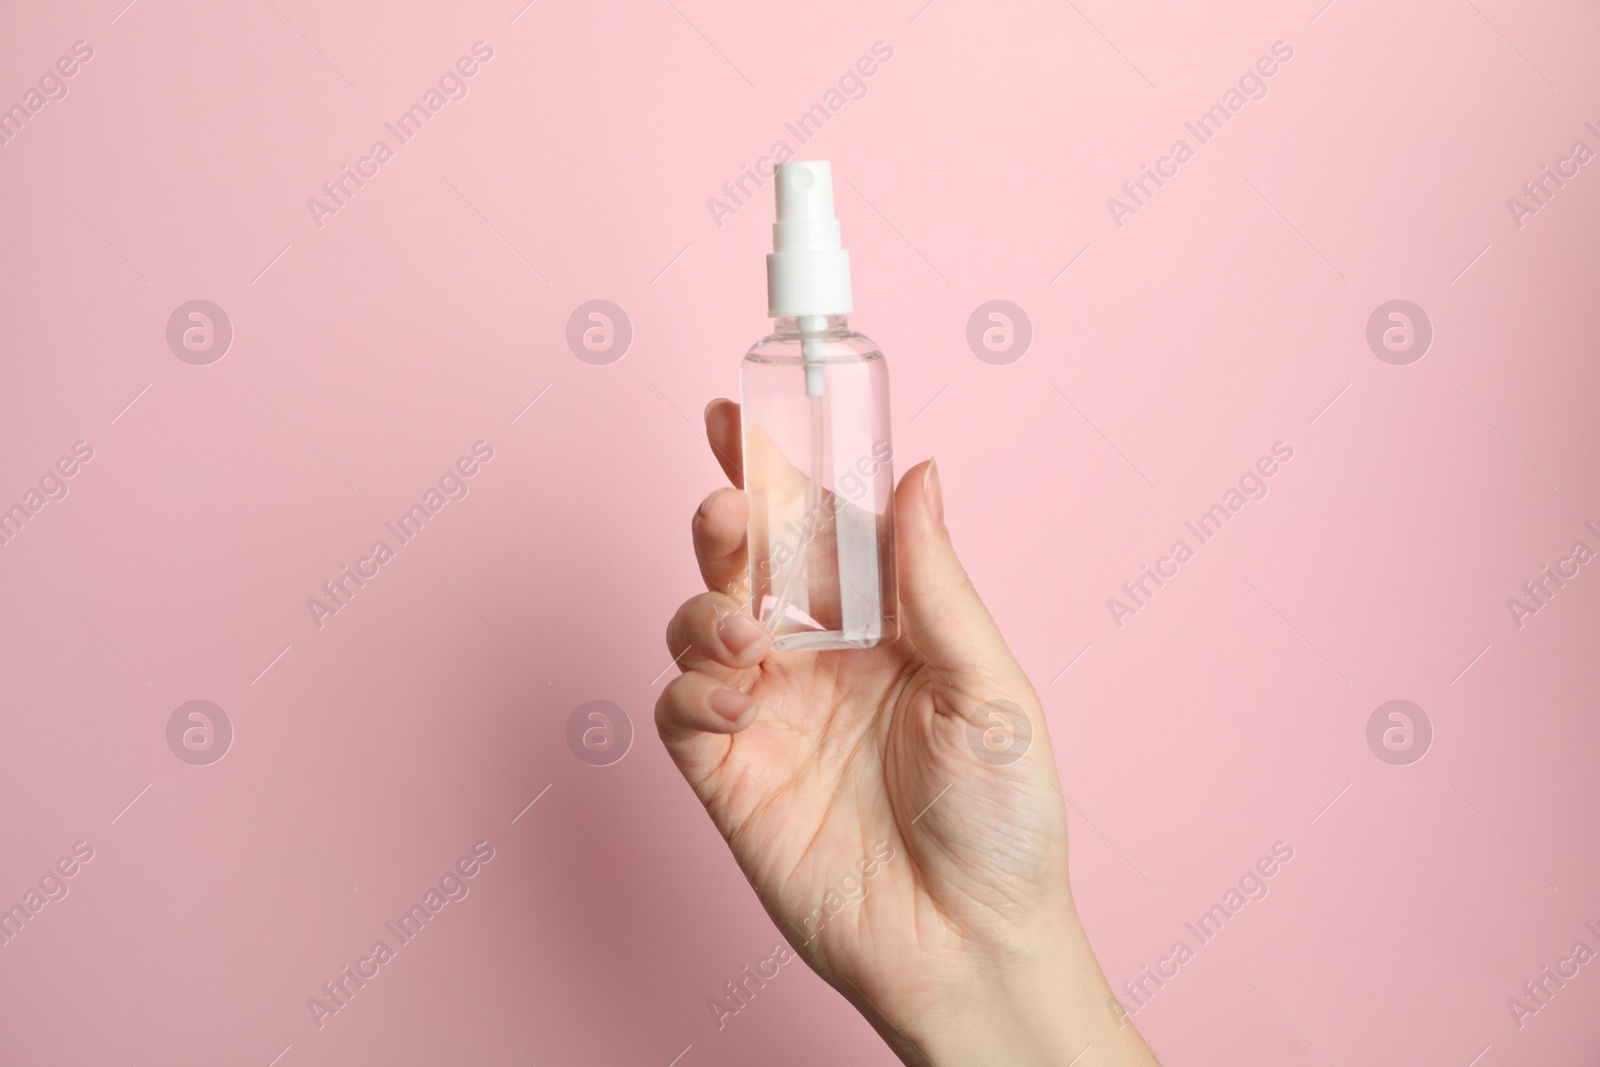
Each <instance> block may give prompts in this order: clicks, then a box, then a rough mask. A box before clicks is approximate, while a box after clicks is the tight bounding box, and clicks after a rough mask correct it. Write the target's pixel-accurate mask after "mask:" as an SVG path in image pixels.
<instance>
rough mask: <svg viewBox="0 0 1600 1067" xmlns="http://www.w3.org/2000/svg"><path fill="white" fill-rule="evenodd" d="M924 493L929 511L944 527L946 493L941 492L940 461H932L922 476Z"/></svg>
mask: <svg viewBox="0 0 1600 1067" xmlns="http://www.w3.org/2000/svg"><path fill="white" fill-rule="evenodd" d="M922 492H923V495H924V496H926V497H927V499H928V510H929V511H931V512H933V519H934V521H935V522H937V523H938V524H939V525H940V526H943V525H944V493H942V492H940V490H939V461H938V460H935V459H930V460H929V461H928V469H927V470H926V471H924V472H923V475H922Z"/></svg>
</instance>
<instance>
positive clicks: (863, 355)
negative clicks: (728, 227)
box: [739, 161, 899, 651]
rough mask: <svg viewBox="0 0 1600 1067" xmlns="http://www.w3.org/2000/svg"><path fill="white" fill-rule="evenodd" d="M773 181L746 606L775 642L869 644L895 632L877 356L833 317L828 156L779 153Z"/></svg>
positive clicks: (845, 287) (750, 388)
mask: <svg viewBox="0 0 1600 1067" xmlns="http://www.w3.org/2000/svg"><path fill="white" fill-rule="evenodd" d="M774 184H775V186H776V189H777V201H778V221H777V222H775V223H774V224H773V227H772V253H771V254H770V255H768V256H767V314H768V315H770V316H772V317H773V318H774V319H776V320H777V321H776V324H775V330H774V332H773V333H772V334H770V335H769V336H767V337H764V338H762V339H761V340H760V341H758V342H756V344H755V345H754V346H752V347H751V349H750V351H749V352H748V353H746V354H745V357H744V365H743V367H742V368H741V371H740V376H739V396H740V405H741V411H742V413H743V423H744V425H743V432H744V479H745V490H746V492H747V493H748V494H749V498H750V529H749V548H750V603H751V608H752V611H753V612H754V614H755V617H756V618H757V620H759V621H760V622H761V623H762V625H764V626H765V627H766V628H767V629H768V631H769V632H771V633H772V634H773V635H774V638H775V640H774V642H773V647H774V648H775V649H777V650H780V651H782V650H787V649H812V650H816V649H834V648H871V647H872V646H873V645H876V644H878V643H879V642H880V641H893V640H895V639H896V638H897V637H898V636H899V634H898V631H897V628H896V625H895V609H896V600H895V572H894V447H893V445H892V444H891V441H890V435H889V368H888V366H887V364H886V362H885V360H884V358H883V353H881V352H879V351H878V346H877V345H876V344H874V343H873V342H872V341H871V340H870V339H869V338H866V337H863V336H862V335H861V334H859V333H855V332H853V331H852V330H851V329H850V327H849V324H848V323H847V322H846V321H845V316H846V315H848V314H849V313H850V312H851V311H852V310H854V306H853V303H852V300H851V295H850V253H849V252H847V251H845V250H844V248H843V247H842V246H841V244H840V240H839V220H838V219H836V218H835V217H834V212H833V171H832V168H831V167H830V166H829V165H828V164H827V163H823V162H815V161H808V162H795V163H784V164H780V165H779V167H778V172H777V180H776V182H775V183H774Z"/></svg>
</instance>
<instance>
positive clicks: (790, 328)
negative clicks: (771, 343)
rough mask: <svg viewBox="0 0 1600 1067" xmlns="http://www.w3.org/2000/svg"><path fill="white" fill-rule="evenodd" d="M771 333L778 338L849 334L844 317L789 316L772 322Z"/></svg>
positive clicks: (846, 318)
mask: <svg viewBox="0 0 1600 1067" xmlns="http://www.w3.org/2000/svg"><path fill="white" fill-rule="evenodd" d="M773 332H774V333H775V334H777V336H779V337H790V338H792V337H800V336H802V335H803V336H806V337H834V336H843V335H844V334H848V333H849V332H850V322H849V319H848V317H847V316H844V315H790V316H788V317H786V318H779V319H774V320H773Z"/></svg>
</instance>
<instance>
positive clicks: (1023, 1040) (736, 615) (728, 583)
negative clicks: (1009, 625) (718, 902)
mask: <svg viewBox="0 0 1600 1067" xmlns="http://www.w3.org/2000/svg"><path fill="white" fill-rule="evenodd" d="M706 432H707V437H708V439H709V440H710V442H711V446H712V450H713V451H714V452H715V453H716V455H717V458H718V460H719V462H721V464H722V466H723V469H724V471H725V472H726V473H727V475H728V477H729V480H730V481H732V483H733V488H732V489H720V490H718V491H717V492H715V493H713V494H712V495H711V496H710V497H708V498H707V499H706V501H705V503H704V504H702V505H701V507H700V509H699V511H698V512H697V513H696V514H695V517H694V520H693V524H692V527H693V534H694V550H695V556H696V557H697V559H698V560H699V564H700V571H701V575H702V577H703V578H704V579H705V583H706V586H707V588H708V589H709V590H711V592H707V593H702V594H700V595H699V596H696V597H693V598H691V599H690V600H689V601H688V602H687V603H685V604H684V605H683V607H682V608H680V609H679V610H678V613H677V615H676V616H674V617H673V619H672V622H671V623H670V625H669V626H668V629H667V644H668V647H669V648H670V650H671V652H672V654H673V656H674V657H678V662H679V665H680V667H681V668H682V670H683V673H682V674H681V675H680V676H679V677H678V678H676V679H674V680H673V681H672V683H671V684H670V685H668V686H667V688H666V690H665V692H663V693H662V695H661V699H660V701H659V702H658V703H657V705H656V725H657V728H658V729H659V731H660V734H661V740H662V742H663V743H664V744H665V745H666V748H667V751H668V752H669V753H670V754H671V756H672V759H673V761H674V762H676V763H677V765H678V769H679V770H680V771H682V772H683V776H684V778H686V779H687V780H688V782H689V785H690V786H691V787H692V788H693V789H694V791H695V794H696V795H697V796H698V797H699V798H700V800H701V802H702V803H703V804H704V805H705V807H706V811H707V813H708V814H709V815H710V817H711V819H712V821H713V822H714V823H715V824H716V826H717V829H718V830H719V831H721V833H722V836H723V837H724V838H726V839H727V841H728V844H729V846H730V847H731V848H732V850H733V854H734V856H735V857H736V858H737V860H738V861H739V865H740V867H741V868H742V869H743V871H744V873H745V875H746V877H747V878H749V880H750V883H751V885H752V886H754V887H755V890H756V892H757V894H758V895H759V896H760V899H761V903H762V904H763V905H764V906H765V907H766V909H767V913H768V914H769V915H771V916H772V919H773V921H774V922H775V923H777V925H778V928H779V930H781V931H782V932H783V934H784V936H785V937H786V938H788V940H789V943H790V944H791V945H792V946H793V947H794V949H795V951H796V952H798V953H799V954H800V956H801V957H802V958H803V959H804V960H805V961H806V962H807V963H808V964H810V966H811V967H812V968H813V969H814V970H815V971H816V972H817V973H818V974H819V975H821V976H822V978H823V979H824V980H826V981H827V982H828V983H829V984H830V985H832V986H833V987H834V988H835V989H837V990H838V991H839V992H840V993H842V994H843V995H844V996H845V997H846V998H847V999H848V1000H849V1001H850V1002H851V1003H852V1004H854V1005H855V1007H856V1008H857V1010H859V1011H860V1012H861V1014H862V1015H863V1016H865V1017H866V1019H867V1020H868V1021H869V1022H870V1023H871V1024H872V1025H873V1027H874V1028H876V1029H877V1031H878V1033H879V1034H880V1035H881V1036H882V1037H883V1039H884V1040H885V1041H886V1042H888V1044H889V1045H890V1047H891V1048H892V1049H893V1050H894V1051H895V1053H896V1054H897V1055H898V1056H899V1057H900V1059H901V1060H902V1061H903V1062H905V1063H907V1064H919V1065H920V1064H932V1065H935V1067H946V1065H951V1067H954V1065H973V1064H1006V1065H1008V1067H1024V1065H1033V1064H1039V1065H1050V1067H1067V1065H1068V1064H1069V1063H1070V1064H1072V1065H1073V1067H1111V1065H1117V1067H1124V1065H1126V1067H1149V1065H1155V1064H1156V1059H1155V1057H1154V1056H1153V1055H1152V1054H1151V1053H1150V1051H1149V1049H1148V1048H1147V1047H1146V1045H1145V1043H1144V1041H1143V1040H1142V1039H1141V1038H1140V1037H1139V1035H1138V1033H1137V1032H1136V1031H1135V1030H1134V1028H1133V1025H1132V1022H1131V1021H1130V1020H1128V1019H1127V1018H1126V1017H1125V1016H1122V1014H1121V1012H1120V1010H1119V1009H1118V1008H1117V1006H1116V1001H1115V999H1114V998H1113V996H1112V993H1111V989H1110V987H1109V986H1108V985H1107V983H1106V980H1105V977H1104V975H1103V974H1102V973H1101V971H1100V966H1099V964H1098V963H1097V962H1096V960H1095V957H1094V953H1093V951H1092V950H1091V949H1090V947H1089V943H1088V940H1087V938H1086V937H1085V935H1084V931H1083V927H1082V924H1081V923H1080V922H1079V920H1078V915H1077V910H1076V908H1075V907H1074V904H1073V900H1072V890H1071V887H1070V885H1069V884H1068V879H1067V823H1066V811H1065V807H1064V800H1063V797H1062V794H1061V791H1060V787H1059V785H1058V784H1057V781H1056V770H1055V763H1054V758H1053V755H1052V752H1051V747H1050V740H1049V734H1048V730H1047V727H1046V724H1045V719H1044V713H1043V709H1042V708H1041V706H1040V703H1039V698H1038V696H1037V694H1035V693H1034V690H1033V686H1032V685H1030V684H1029V682H1028V679H1027V677H1026V676H1025V675H1024V674H1023V673H1022V670H1021V668H1020V667H1019V666H1018V665H1017V662H1016V660H1015V659H1013V658H1012V655H1011V652H1010V650H1009V649H1008V648H1007V647H1006V644H1005V641H1004V639H1003V638H1001V636H1000V633H999V631H998V630H997V629H996V628H995V624H994V621H993V620H992V619H991V618H990V617H989V613H988V611H987V609H985V608H984V606H983V602H982V601H981V600H980V599H979V598H978V594H977V591H976V590H975V589H974V588H973V586H972V583H971V581H970V580H969V579H968V577H967V575H966V572H965V571H964V570H963V569H962V566H961V562H960V561H959V560H958V559H957V558H956V553H955V549H954V547H953V546H952V544H951V541H950V535H949V532H948V531H947V530H946V528H945V525H944V507H943V502H942V497H941V491H940V486H939V476H938V471H937V469H936V467H935V466H934V463H933V461H931V460H930V461H928V462H926V463H922V464H919V465H917V466H916V467H913V468H912V469H911V470H910V471H908V472H907V473H906V475H905V476H904V477H903V478H902V479H901V481H900V484H899V487H898V488H897V489H896V491H895V495H894V508H895V515H894V522H895V530H896V553H897V555H896V559H897V565H898V572H899V583H900V638H899V639H898V640H897V641H895V642H894V643H892V644H882V645H879V646H877V647H876V648H872V649H866V650H851V651H842V652H772V651H771V650H770V639H769V638H768V637H767V636H766V634H765V631H764V630H763V629H762V628H761V627H760V626H759V625H758V624H757V623H756V622H755V621H754V619H752V618H751V617H750V615H749V614H748V613H747V612H745V611H744V609H743V606H742V601H741V599H739V595H740V593H741V592H742V590H743V586H744V583H745V581H746V554H745V524H746V521H747V518H748V504H747V501H746V499H745V495H744V493H743V492H741V491H739V490H740V489H741V488H742V482H743V478H742V473H741V471H740V469H739V466H738V464H739V459H738V457H739V456H740V441H739V409H738V406H737V405H736V404H734V403H733V402H732V401H728V400H717V401H713V402H712V403H711V404H710V405H709V406H708V407H707V408H706ZM724 591H727V592H724ZM730 593H731V594H732V595H730ZM993 701H1008V702H1010V703H1011V704H1013V705H1015V706H1017V707H1018V708H1020V709H1021V710H1022V711H1023V712H1024V713H1025V714H1026V715H1027V718H1028V722H1029V725H1030V727H1031V730H1032V740H1031V744H1029V746H1028V747H1027V750H1026V752H1025V753H1024V754H1023V755H1022V758H1021V759H1018V760H1016V761H1015V762H1012V763H1009V764H1006V763H1004V762H991V761H988V760H984V759H980V758H979V757H978V756H977V755H976V754H975V753H974V750H973V748H972V747H971V746H970V745H969V736H973V735H974V734H975V735H976V736H979V737H981V736H982V733H981V727H982V726H987V725H990V723H989V721H987V720H979V727H980V728H979V729H977V730H974V728H973V727H970V726H969V718H971V717H973V715H974V712H976V711H977V709H978V708H979V707H980V705H983V704H985V703H989V702H993ZM874 846H877V848H876V851H875V850H874ZM890 848H892V850H893V851H892V853H889V852H888V850H889V849H890ZM884 854H889V855H890V856H891V858H890V859H888V860H887V861H881V862H879V863H878V864H877V867H876V870H875V871H874V873H873V874H872V875H871V876H870V877H868V878H865V879H861V878H859V875H860V874H861V872H862V866H861V865H862V861H863V860H871V859H873V858H876V857H881V856H882V855H884ZM851 873H854V874H856V875H857V876H858V878H857V882H855V883H848V884H849V885H854V886H855V892H854V893H852V894H850V895H853V896H857V897H859V899H857V900H853V901H850V902H848V903H847V904H846V906H845V907H843V909H842V910H839V911H838V912H837V914H831V915H830V914H829V912H828V911H826V910H825V911H823V912H822V913H821V915H822V916H824V919H823V921H822V923H821V926H820V929H818V928H817V916H818V912H817V909H818V908H819V907H821V906H822V904H823V901H824V899H825V898H830V899H831V900H832V901H833V902H834V904H835V905H837V903H838V902H839V900H841V899H842V898H843V897H844V896H845V895H846V894H845V890H844V888H841V878H842V877H844V876H847V875H848V874H851ZM862 885H864V886H865V895H864V896H861V895H860V890H861V886H862ZM830 894H832V896H831V897H830ZM808 917H809V918H811V919H812V923H811V925H810V927H809V928H808V927H807V924H806V920H807V918H808ZM1074 1057H1078V1058H1077V1059H1074Z"/></svg>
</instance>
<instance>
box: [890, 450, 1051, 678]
mask: <svg viewBox="0 0 1600 1067" xmlns="http://www.w3.org/2000/svg"><path fill="white" fill-rule="evenodd" d="M894 520H895V542H896V544H895V556H896V563H897V565H898V566H897V570H898V572H899V575H898V579H899V586H900V631H901V634H902V635H903V636H904V637H906V638H908V639H909V640H910V642H911V644H912V646H913V650H914V651H916V652H917V653H918V654H920V655H921V656H922V658H923V659H925V660H927V661H928V662H929V663H930V664H932V665H933V666H934V667H935V668H937V669H938V671H939V672H940V673H941V674H943V675H945V676H946V677H947V678H948V679H949V680H950V681H952V682H955V683H958V684H960V683H985V682H986V683H990V684H995V683H1002V682H1006V681H1011V680H1013V679H1015V678H1016V676H1017V675H1019V674H1021V668H1020V667H1018V665H1017V662H1016V660H1015V659H1014V658H1013V657H1012V655H1011V650H1010V649H1009V648H1007V647H1006V643H1005V639H1004V638H1003V637H1001V636H1000V630H999V628H998V627H996V626H995V624H994V619H993V618H991V617H990V615H989V609H988V608H986V607H984V606H983V600H982V599H980V598H979V596H978V591H977V589H976V588H974V587H973V585H972V579H971V578H968V577H967V572H966V569H965V568H964V567H962V566H961V560H960V559H959V558H957V556H956V549H955V545H954V544H952V543H951V541H950V531H949V530H948V529H946V528H945V524H944V498H943V493H942V491H941V488H940V485H939V468H938V465H937V464H936V463H935V462H934V461H933V460H931V459H930V460H928V461H927V462H926V463H921V464H918V465H917V466H915V467H912V468H911V469H910V470H909V471H907V472H906V474H905V477H904V478H902V479H900V485H899V487H898V488H897V489H896V490H895V494H894Z"/></svg>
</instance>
